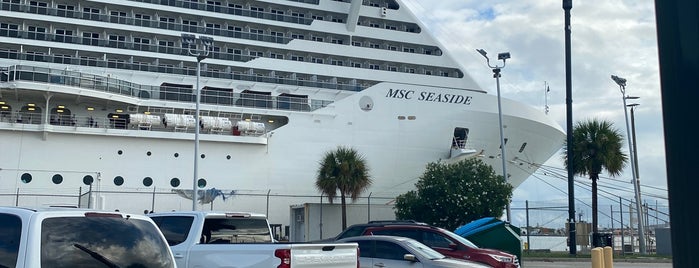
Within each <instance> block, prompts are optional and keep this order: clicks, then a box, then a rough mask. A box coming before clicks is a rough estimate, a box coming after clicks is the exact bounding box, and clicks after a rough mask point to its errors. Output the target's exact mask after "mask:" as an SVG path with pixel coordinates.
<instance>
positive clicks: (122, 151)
mask: <svg viewBox="0 0 699 268" xmlns="http://www.w3.org/2000/svg"><path fill="white" fill-rule="evenodd" d="M463 38H476V37H463ZM474 52H475V51H474ZM497 100H498V98H497V96H495V95H492V94H488V92H487V91H486V90H485V89H483V88H481V87H480V86H479V85H478V84H477V83H476V82H475V81H474V79H473V78H472V77H470V76H469V74H468V72H467V71H466V70H464V69H463V67H462V66H461V65H460V64H459V62H458V61H457V60H456V59H455V58H454V57H452V56H450V54H449V53H448V51H446V50H445V47H444V46H443V45H442V44H440V43H439V41H438V40H436V39H435V38H434V37H433V36H432V35H430V33H428V32H427V31H426V28H425V27H424V25H423V24H422V23H421V22H420V21H419V20H418V19H417V18H416V16H415V15H414V14H413V13H411V11H410V10H409V9H408V8H407V7H406V6H405V5H404V4H403V3H402V2H400V1H398V0H77V1H75V0H70V1H69V0H2V1H0V148H2V150H1V152H2V153H0V202H2V205H79V206H90V207H96V208H102V209H109V210H113V209H120V210H121V211H132V212H142V211H144V209H145V210H153V209H155V210H158V211H163V210H171V209H191V208H192V206H193V202H192V200H189V199H187V198H186V197H188V194H189V196H190V197H191V193H192V190H193V189H194V188H197V189H199V190H201V191H202V193H203V194H200V195H199V197H204V198H213V197H216V196H217V195H216V194H214V195H213V197H211V196H212V195H211V193H212V192H213V193H218V194H219V195H218V196H221V195H222V197H228V198H229V199H227V200H225V201H224V200H223V198H221V199H216V200H215V202H200V204H199V205H198V206H199V208H201V209H235V210H243V211H255V212H263V213H267V214H268V215H269V216H270V218H271V219H272V220H271V221H272V222H285V221H288V220H289V206H290V205H293V204H302V203H306V202H314V203H318V202H327V201H323V198H322V195H321V193H320V192H319V191H318V190H317V189H316V188H315V185H314V183H315V178H316V172H317V169H318V167H319V162H320V160H321V158H322V156H323V155H324V154H325V153H326V152H328V151H331V150H334V149H336V148H338V146H346V147H351V148H353V149H355V150H357V151H358V152H359V153H360V154H361V155H363V156H364V157H365V159H366V161H367V163H368V166H369V169H370V175H371V177H372V179H373V184H372V185H371V187H370V188H369V189H367V191H366V192H365V193H364V194H363V195H362V197H361V198H360V199H361V200H360V202H364V203H368V202H371V203H373V204H376V203H381V204H391V202H392V201H391V200H392V199H393V198H395V197H396V196H397V195H400V194H403V193H406V192H407V191H409V190H412V189H414V184H415V182H417V179H418V178H419V177H420V176H421V175H422V174H423V172H424V170H425V167H426V165H427V164H428V163H430V162H436V161H459V160H461V159H465V158H469V157H479V158H481V159H482V160H483V161H485V162H486V163H488V164H490V165H492V166H493V168H494V170H495V171H496V173H498V174H502V171H501V170H502V167H501V163H502V159H501V155H500V151H501V150H500V135H499V129H500V128H499V123H498V115H499V113H498V102H497ZM502 115H503V128H504V140H505V141H506V142H505V150H506V154H505V155H506V158H507V159H505V160H506V161H505V162H506V163H507V165H508V167H507V173H508V174H506V178H507V181H508V182H510V183H511V184H512V185H513V186H515V187H517V186H518V185H520V184H521V183H522V182H523V181H524V180H525V179H526V178H527V177H529V176H530V175H531V174H532V173H534V172H535V171H536V169H537V168H538V164H540V163H544V162H545V161H547V160H548V159H549V158H550V157H552V156H553V155H554V154H555V153H556V152H557V151H558V149H560V148H561V146H562V144H563V141H564V132H563V130H562V128H561V127H560V126H559V125H558V124H557V123H556V122H555V121H554V120H553V119H552V118H549V117H548V116H547V115H546V114H545V113H544V112H543V111H541V110H540V109H535V108H533V107H531V106H529V105H526V104H524V103H520V102H516V101H512V100H508V99H504V98H503V99H502ZM195 173H196V174H197V175H196V176H195V175H194V174H195ZM195 184H196V186H195ZM188 191H189V192H188ZM177 193H179V194H177ZM362 200H363V201H362ZM202 201H204V200H202ZM208 201H210V200H208Z"/></svg>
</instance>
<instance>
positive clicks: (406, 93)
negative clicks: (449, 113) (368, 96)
mask: <svg viewBox="0 0 699 268" xmlns="http://www.w3.org/2000/svg"><path fill="white" fill-rule="evenodd" d="M386 98H394V99H404V100H412V99H416V100H418V101H427V102H441V103H455V104H465V105H471V100H472V99H473V97H471V96H464V95H458V94H442V93H436V92H430V91H420V92H417V91H415V90H407V89H392V88H389V89H388V93H387V94H386Z"/></svg>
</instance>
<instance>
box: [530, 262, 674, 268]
mask: <svg viewBox="0 0 699 268" xmlns="http://www.w3.org/2000/svg"><path fill="white" fill-rule="evenodd" d="M590 267H592V263H591V262H590V261H525V262H522V268H590ZM636 267H638V268H646V267H647V268H651V267H652V268H671V267H672V263H671V262H650V263H642V262H615V263H614V268H636Z"/></svg>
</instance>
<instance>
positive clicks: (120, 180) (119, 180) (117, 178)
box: [114, 176, 124, 186]
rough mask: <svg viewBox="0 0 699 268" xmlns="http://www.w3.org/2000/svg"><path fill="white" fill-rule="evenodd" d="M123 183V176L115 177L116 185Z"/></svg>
mask: <svg viewBox="0 0 699 268" xmlns="http://www.w3.org/2000/svg"><path fill="white" fill-rule="evenodd" d="M122 184H124V178H123V177H122V176H116V177H114V185H116V186H121V185H122Z"/></svg>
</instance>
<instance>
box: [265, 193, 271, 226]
mask: <svg viewBox="0 0 699 268" xmlns="http://www.w3.org/2000/svg"><path fill="white" fill-rule="evenodd" d="M271 191H272V189H268V190H267V212H266V213H265V215H267V218H268V219H269V193H270V192H271Z"/></svg>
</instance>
